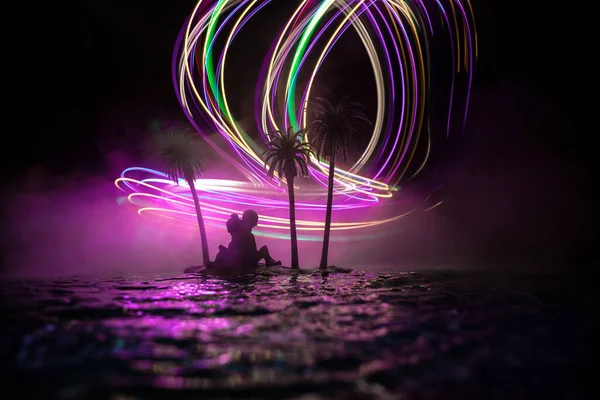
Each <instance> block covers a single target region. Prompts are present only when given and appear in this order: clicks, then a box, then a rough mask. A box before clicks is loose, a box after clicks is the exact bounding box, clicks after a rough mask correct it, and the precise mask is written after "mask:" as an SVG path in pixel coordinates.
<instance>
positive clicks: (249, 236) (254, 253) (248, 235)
mask: <svg viewBox="0 0 600 400" xmlns="http://www.w3.org/2000/svg"><path fill="white" fill-rule="evenodd" d="M256 225H258V213H257V212H256V211H254V210H246V211H244V213H243V214H242V221H241V224H240V226H239V232H238V233H239V237H238V240H239V242H237V243H236V246H234V248H235V249H236V250H237V251H238V257H239V260H240V262H241V264H242V265H245V266H246V265H252V266H256V264H258V262H259V261H260V260H265V265H266V266H267V267H273V266H276V265H281V261H276V260H274V259H273V258H272V257H271V254H270V253H269V248H268V247H267V246H262V247H261V248H260V249H257V248H256V239H255V238H254V234H253V233H252V228H254V227H255V226H256Z"/></svg>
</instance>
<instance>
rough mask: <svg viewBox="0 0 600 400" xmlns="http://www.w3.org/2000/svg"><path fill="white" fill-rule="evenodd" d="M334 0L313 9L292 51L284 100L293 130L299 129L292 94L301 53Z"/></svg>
mask: <svg viewBox="0 0 600 400" xmlns="http://www.w3.org/2000/svg"><path fill="white" fill-rule="evenodd" d="M334 2H335V0H327V1H324V2H323V3H322V4H321V6H320V7H319V8H318V9H317V11H315V13H314V14H313V16H312V17H311V19H310V22H309V23H308V24H307V26H306V29H305V30H304V33H303V34H302V37H301V38H300V41H299V42H298V47H297V48H296V52H295V53H294V58H293V59H292V67H291V69H290V73H289V75H288V80H287V85H286V86H287V91H286V100H287V112H288V116H289V118H290V124H291V125H292V127H293V128H294V130H296V131H297V130H299V127H298V116H297V115H296V101H295V99H294V95H295V93H296V83H297V78H298V72H299V71H298V67H299V64H300V59H301V55H302V54H303V53H304V51H305V50H306V47H307V46H308V41H309V40H310V37H311V36H312V34H313V33H314V31H315V29H316V27H317V24H318V23H319V20H320V19H321V18H322V17H323V15H325V13H326V12H327V10H328V9H329V7H330V6H331V4H333V3H334Z"/></svg>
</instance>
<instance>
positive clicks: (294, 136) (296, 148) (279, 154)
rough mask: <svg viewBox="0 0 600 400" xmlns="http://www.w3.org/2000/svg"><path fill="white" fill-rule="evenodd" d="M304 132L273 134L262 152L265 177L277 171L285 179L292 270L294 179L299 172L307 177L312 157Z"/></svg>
mask: <svg viewBox="0 0 600 400" xmlns="http://www.w3.org/2000/svg"><path fill="white" fill-rule="evenodd" d="M305 134H306V131H305V130H303V129H301V130H299V131H297V132H294V130H293V128H292V127H290V128H289V129H288V131H287V133H284V132H281V131H275V132H273V135H274V137H273V138H272V139H271V140H270V141H269V142H267V143H266V145H265V146H266V147H267V149H266V150H265V151H264V152H263V156H264V157H265V158H264V159H265V166H266V167H268V171H267V176H268V177H269V178H272V177H273V175H274V174H275V171H277V175H278V177H279V179H282V178H285V180H286V182H287V187H288V196H289V201H290V237H291V240H292V268H295V269H298V268H300V265H299V263H298V237H297V235H296V206H295V200H294V178H295V177H296V176H297V175H298V172H300V173H301V174H302V175H303V176H306V175H308V162H309V159H310V156H311V155H313V156H314V152H313V149H312V145H311V144H310V143H307V142H305V141H302V138H303V137H304V135H305Z"/></svg>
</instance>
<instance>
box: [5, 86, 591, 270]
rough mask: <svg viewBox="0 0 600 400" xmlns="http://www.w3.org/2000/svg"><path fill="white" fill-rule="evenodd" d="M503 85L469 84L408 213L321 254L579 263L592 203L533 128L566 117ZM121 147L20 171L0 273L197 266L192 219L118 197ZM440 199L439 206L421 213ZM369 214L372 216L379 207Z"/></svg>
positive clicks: (379, 264) (218, 236)
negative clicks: (77, 161)
mask: <svg viewBox="0 0 600 400" xmlns="http://www.w3.org/2000/svg"><path fill="white" fill-rule="evenodd" d="M512 93H514V92H513V89H512V88H510V87H509V86H507V87H502V88H499V87H496V88H491V89H490V88H482V89H479V90H478V91H476V93H475V94H474V96H473V101H472V106H471V113H470V117H469V121H468V125H467V133H465V134H464V136H463V137H461V138H458V139H456V141H455V144H454V146H453V149H452V151H451V152H450V151H448V152H449V154H448V155H442V156H440V157H436V158H435V160H434V161H435V165H434V166H433V167H432V168H431V169H429V170H428V171H427V172H426V173H425V177H424V178H423V180H422V181H419V180H416V181H415V182H413V183H410V184H408V185H407V188H408V191H407V192H406V193H408V194H410V193H411V191H415V192H418V191H419V190H424V189H425V184H424V183H423V182H431V181H435V182H439V183H443V184H444V187H443V189H442V190H440V191H439V192H436V193H435V194H434V196H433V197H432V198H431V199H430V200H429V202H428V203H427V204H422V203H416V202H415V204H414V206H415V207H416V208H417V211H415V212H414V213H412V214H411V215H410V216H408V217H406V218H404V219H402V220H400V221H398V222H397V223H393V224H388V225H384V226H382V227H379V228H377V229H376V231H377V232H378V233H382V232H383V233H385V236H384V237H383V238H379V239H376V240H375V239H373V240H359V241H333V242H332V244H331V248H330V253H329V261H330V264H335V265H340V266H346V267H353V268H367V269H368V268H373V269H388V270H404V271H407V270H419V269H430V268H475V269H519V270H523V269H537V270H540V269H541V270H549V271H550V270H557V269H558V270H561V269H569V268H571V269H574V268H580V267H581V266H583V265H584V264H586V262H587V261H588V258H587V257H588V255H589V253H588V251H589V250H590V249H591V246H592V231H593V223H592V222H591V221H592V220H593V218H591V214H592V213H593V212H594V211H593V210H594V208H593V204H592V198H591V196H590V195H589V188H588V187H587V186H586V185H585V180H584V175H583V174H582V171H581V170H580V168H579V167H578V166H576V165H575V164H573V163H569V162H567V159H566V158H561V157H560V156H559V155H557V152H556V151H554V150H553V149H555V147H552V146H550V145H549V141H552V140H555V139H554V138H555V136H547V137H545V136H544V134H543V132H544V131H546V130H547V131H549V132H550V131H552V132H557V131H560V130H561V129H564V130H565V134H568V129H569V126H568V120H565V119H561V115H560V113H558V112H553V108H552V107H553V106H552V105H551V104H545V103H544V98H543V96H541V95H540V94H536V93H521V94H520V95H519V96H514V95H513V94H512ZM532 103H535V104H536V107H530V104H532ZM532 129H535V130H538V131H539V132H540V135H539V138H538V139H536V136H535V135H531V134H528V133H530V130H532ZM127 154H128V153H127V149H124V148H116V149H114V150H112V151H108V150H107V151H106V159H107V162H106V165H107V170H106V171H104V172H103V173H101V174H95V175H92V176H90V175H85V174H82V173H77V172H72V173H71V174H69V175H64V176H61V177H56V176H51V175H49V173H48V172H47V171H45V170H44V168H43V167H37V168H32V169H30V170H29V172H28V174H27V175H26V176H25V178H24V179H23V180H22V181H21V183H20V184H18V185H16V186H15V187H13V188H11V190H10V193H11V194H9V195H7V196H5V198H4V204H5V207H4V208H5V215H6V218H5V219H6V221H7V229H5V233H4V235H3V247H4V248H5V249H6V251H5V258H4V263H3V274H7V275H11V276H56V275H70V274H90V273H92V274H94V273H101V274H125V273H134V272H142V271H156V272H159V271H160V272H163V271H169V273H180V272H181V271H182V270H183V268H185V267H187V266H190V265H199V264H200V263H201V260H202V257H201V251H200V240H199V233H198V230H197V229H188V230H185V229H183V230H182V229H181V228H176V227H174V226H173V225H172V224H170V223H169V221H168V220H163V221H161V220H148V219H145V218H142V217H140V216H139V215H137V213H136V212H135V211H132V210H131V209H128V208H122V207H119V206H118V204H117V201H116V198H117V196H119V194H120V192H119V191H118V190H117V189H116V187H115V186H114V183H113V182H114V179H115V178H116V177H117V176H118V173H119V172H120V171H121V170H122V169H123V168H125V167H128V166H131V165H136V164H137V165H139V163H134V162H133V161H132V160H131V159H130V158H129V156H128V155H127ZM142 163H143V162H142ZM219 163H222V161H221V160H217V159H209V160H207V164H208V165H209V172H208V173H207V177H210V170H211V168H212V169H213V171H221V172H222V170H223V169H222V168H221V165H220V164H219ZM148 166H152V165H148ZM405 195H406V194H405V192H400V193H399V196H405ZM440 200H443V203H442V204H441V205H440V206H439V207H436V208H434V209H432V210H430V211H423V209H425V208H427V206H431V205H433V204H435V203H437V202H438V201H440ZM369 212H370V213H372V215H369V216H368V217H369V218H370V217H377V216H379V215H377V214H378V213H380V212H381V211H379V210H377V209H375V210H372V211H369ZM333 219H334V221H335V220H336V214H335V213H334V215H333ZM334 239H335V236H334ZM228 241H229V239H228V237H227V234H226V232H225V227H224V226H223V228H222V229H214V228H212V229H210V230H209V246H210V250H211V257H212V258H214V256H215V255H216V250H217V246H218V245H219V244H221V243H222V244H227V243H228ZM257 242H258V245H259V246H260V245H262V244H267V245H268V246H269V247H270V249H271V251H272V254H273V256H274V257H275V258H276V259H281V260H282V261H283V262H284V264H287V265H289V259H290V249H289V242H288V241H287V240H277V239H269V238H263V237H257ZM320 251H321V243H320V242H318V241H317V242H300V264H301V267H303V268H314V267H316V266H317V265H318V261H319V258H320Z"/></svg>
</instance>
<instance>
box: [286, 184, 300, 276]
mask: <svg viewBox="0 0 600 400" xmlns="http://www.w3.org/2000/svg"><path fill="white" fill-rule="evenodd" d="M285 180H286V181H287V185H288V196H289V199H290V238H291V241H292V268H294V269H299V268H300V263H299V261H298V236H297V234H296V202H295V199H294V175H293V174H286V175H285Z"/></svg>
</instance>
